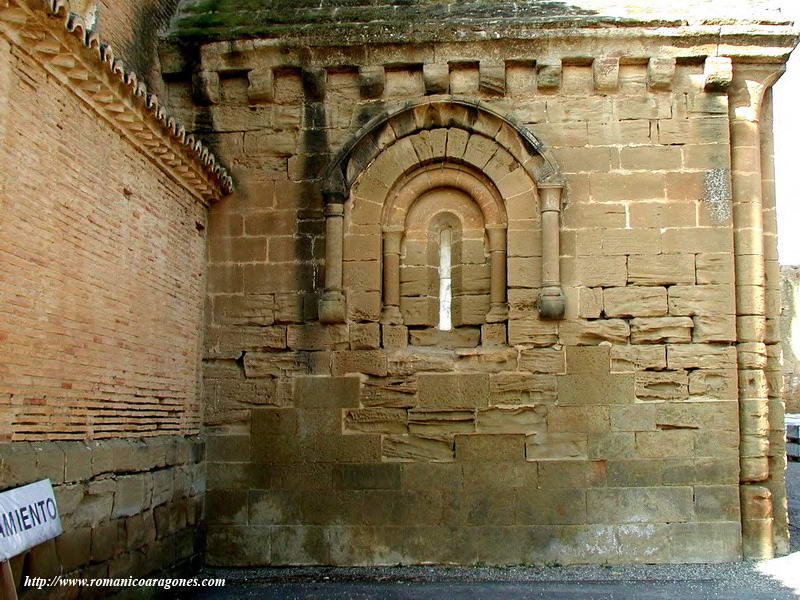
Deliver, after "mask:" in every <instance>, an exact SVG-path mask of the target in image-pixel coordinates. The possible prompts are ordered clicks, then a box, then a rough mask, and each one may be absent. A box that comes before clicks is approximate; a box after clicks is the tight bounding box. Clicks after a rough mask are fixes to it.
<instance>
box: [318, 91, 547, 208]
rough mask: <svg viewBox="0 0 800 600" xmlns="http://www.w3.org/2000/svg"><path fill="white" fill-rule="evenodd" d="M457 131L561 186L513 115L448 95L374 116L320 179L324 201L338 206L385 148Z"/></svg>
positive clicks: (539, 146) (538, 179) (533, 139)
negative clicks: (490, 144)
mask: <svg viewBox="0 0 800 600" xmlns="http://www.w3.org/2000/svg"><path fill="white" fill-rule="evenodd" d="M443 128H444V129H446V128H453V129H461V130H464V131H466V132H468V133H475V134H479V135H480V136H483V137H485V138H486V139H487V142H489V141H494V142H496V143H497V144H499V145H500V146H501V147H503V148H504V149H505V150H507V151H508V152H509V153H510V154H511V156H513V157H514V158H515V159H516V160H517V161H518V162H519V163H520V165H522V166H523V168H525V170H526V171H527V172H528V174H529V175H530V177H531V179H533V181H535V182H536V183H561V182H562V178H561V174H560V172H559V170H558V167H557V165H556V162H555V160H554V159H553V157H552V156H551V155H550V152H549V151H548V150H547V149H546V148H545V147H544V144H542V143H541V142H540V141H539V140H538V139H537V138H536V137H535V136H534V135H533V134H532V133H531V132H530V131H528V130H527V129H526V128H525V127H523V126H522V125H520V124H519V123H517V122H516V121H515V120H514V119H513V118H512V117H510V116H507V115H504V114H502V113H500V112H499V111H498V110H497V109H495V108H492V107H490V106H488V105H486V104H485V103H483V102H480V101H476V100H468V99H463V98H458V97H453V96H446V97H431V98H427V99H425V100H422V101H420V102H416V103H407V104H405V105H403V106H402V107H400V108H398V109H395V110H393V111H388V112H386V113H383V114H380V115H378V116H376V117H374V118H373V119H372V120H371V121H370V122H369V123H367V124H366V125H365V126H364V127H362V128H361V129H360V130H359V131H358V132H356V134H355V135H354V136H353V137H352V138H351V139H350V141H349V142H348V143H347V144H345V146H344V147H343V148H342V149H341V150H340V151H339V153H338V154H337V155H336V156H335V158H334V159H333V161H332V162H331V163H330V165H329V166H328V168H327V169H326V171H325V173H324V175H323V188H322V190H323V194H324V195H325V197H326V199H327V201H328V202H337V201H338V202H343V201H344V198H346V197H347V196H348V194H349V192H350V186H352V184H353V182H354V181H355V180H356V179H357V178H358V176H359V175H360V173H361V172H362V171H363V170H364V169H365V168H366V167H367V166H368V165H369V164H370V163H371V162H372V161H373V160H375V158H376V157H377V156H378V155H379V154H380V153H381V152H382V151H383V150H384V149H385V148H386V147H387V146H389V145H392V144H394V143H397V142H398V141H399V140H401V139H402V138H405V137H408V136H411V135H414V134H415V133H419V132H424V131H432V130H435V129H443Z"/></svg>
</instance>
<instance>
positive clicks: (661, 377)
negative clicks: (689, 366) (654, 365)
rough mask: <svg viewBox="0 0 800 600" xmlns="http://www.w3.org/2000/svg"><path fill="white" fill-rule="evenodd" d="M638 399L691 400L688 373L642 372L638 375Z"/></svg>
mask: <svg viewBox="0 0 800 600" xmlns="http://www.w3.org/2000/svg"><path fill="white" fill-rule="evenodd" d="M635 377H636V397H637V398H639V399H640V400H645V401H654V400H655V401H658V400H685V399H688V398H689V381H688V378H687V376H686V371H640V372H638V373H636V375H635Z"/></svg>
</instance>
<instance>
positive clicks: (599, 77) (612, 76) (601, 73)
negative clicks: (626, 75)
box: [592, 57, 619, 92]
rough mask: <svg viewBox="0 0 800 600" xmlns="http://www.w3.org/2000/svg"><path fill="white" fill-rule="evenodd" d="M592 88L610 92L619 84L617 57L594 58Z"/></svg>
mask: <svg viewBox="0 0 800 600" xmlns="http://www.w3.org/2000/svg"><path fill="white" fill-rule="evenodd" d="M592 75H593V78H594V88H595V90H597V91H598V92H610V91H614V90H616V89H617V87H618V86H619V58H614V57H608V58H605V57H603V58H595V59H594V61H593V62H592Z"/></svg>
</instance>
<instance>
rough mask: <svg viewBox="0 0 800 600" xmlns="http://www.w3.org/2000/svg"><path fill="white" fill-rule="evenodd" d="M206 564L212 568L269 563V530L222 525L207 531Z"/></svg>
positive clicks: (249, 526)
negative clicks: (212, 566)
mask: <svg viewBox="0 0 800 600" xmlns="http://www.w3.org/2000/svg"><path fill="white" fill-rule="evenodd" d="M207 544H208V553H207V555H206V558H207V560H208V563H209V564H211V565H214V566H219V567H225V566H230V567H233V566H256V565H264V564H269V562H270V557H271V553H270V528H269V527H255V526H253V525H235V526H232V525H224V526H216V527H210V528H209V531H208V541H207Z"/></svg>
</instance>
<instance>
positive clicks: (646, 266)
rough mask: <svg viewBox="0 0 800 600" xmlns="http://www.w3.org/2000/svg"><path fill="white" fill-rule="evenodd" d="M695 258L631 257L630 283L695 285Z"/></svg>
mask: <svg viewBox="0 0 800 600" xmlns="http://www.w3.org/2000/svg"><path fill="white" fill-rule="evenodd" d="M694 281H695V265H694V257H693V256H691V255H683V256H630V257H629V258H628V283H632V284H636V285H674V284H678V283H694Z"/></svg>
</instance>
